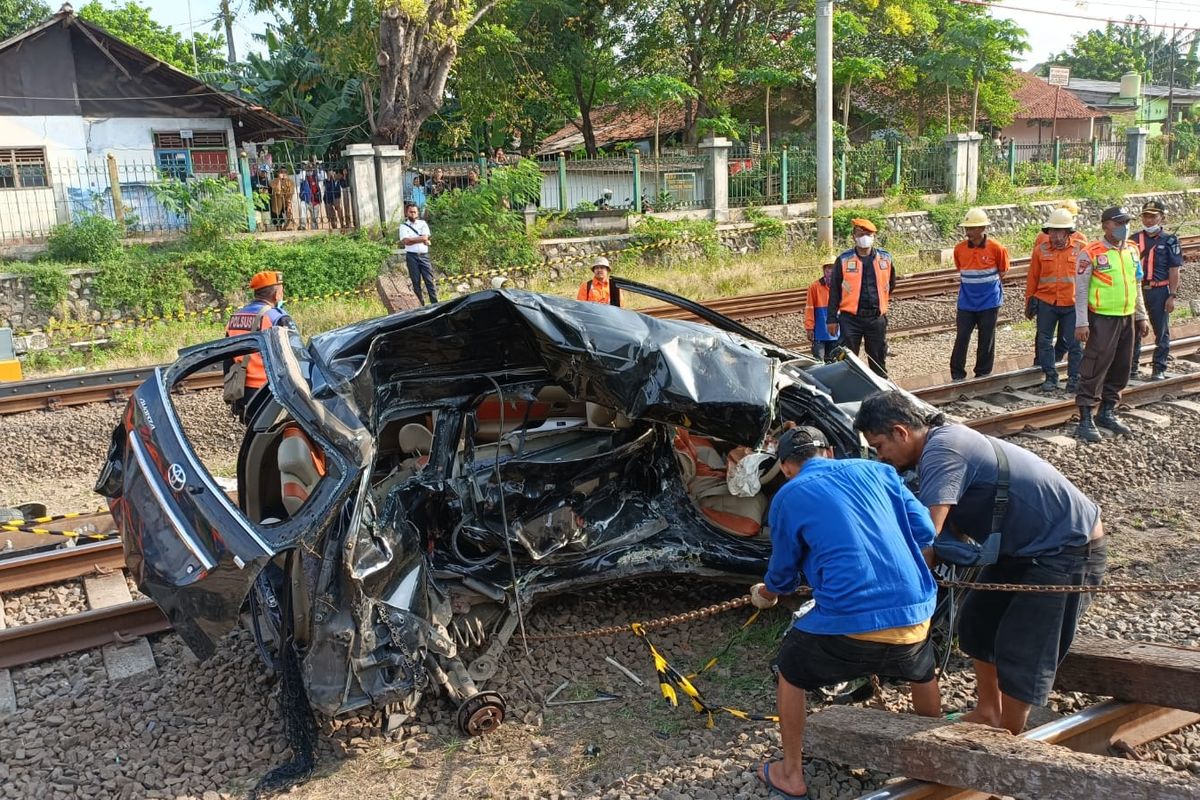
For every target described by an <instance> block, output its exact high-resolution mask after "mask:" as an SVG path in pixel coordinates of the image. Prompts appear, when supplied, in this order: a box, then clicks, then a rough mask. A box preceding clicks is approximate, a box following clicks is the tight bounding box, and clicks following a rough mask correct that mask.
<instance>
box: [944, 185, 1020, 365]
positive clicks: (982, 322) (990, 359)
mask: <svg viewBox="0 0 1200 800" xmlns="http://www.w3.org/2000/svg"><path fill="white" fill-rule="evenodd" d="M991 223H992V221H991V220H990V219H988V215H987V212H986V211H984V210H983V209H982V208H972V209H969V210H968V211H967V215H966V217H965V218H963V221H962V223H960V225H961V227H962V229H963V231H964V233H966V237H967V238H966V239H964V240H963V241H961V242H959V243H958V245H956V246H955V248H954V268H955V269H957V270H958V280H959V286H958V314H957V317H956V327H957V332H956V334H955V336H954V349H953V350H951V352H950V377H951V378H952V379H953V380H956V381H961V380H964V379H965V378H966V377H967V348H968V347H969V346H970V344H971V333H972V332H973V331H975V330H976V329H978V331H979V342H978V347H977V348H976V351H975V377H976V378H982V377H984V376H986V375H991V374H992V366H993V365H994V364H995V361H996V320H997V319H998V317H999V316H1000V307H1001V306H1002V305H1004V273H1006V272H1008V250H1007V249H1006V248H1005V247H1004V245H1002V244H1000V242H998V241H996V240H995V239H994V238H992V237H991V236H988V234H987V226H988V225H990V224H991Z"/></svg>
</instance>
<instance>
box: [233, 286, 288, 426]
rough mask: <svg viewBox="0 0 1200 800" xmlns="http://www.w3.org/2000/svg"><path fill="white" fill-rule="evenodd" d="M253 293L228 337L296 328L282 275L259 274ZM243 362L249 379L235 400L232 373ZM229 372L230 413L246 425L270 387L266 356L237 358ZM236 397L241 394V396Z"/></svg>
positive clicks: (237, 314) (258, 354) (238, 313)
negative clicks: (248, 414) (288, 310)
mask: <svg viewBox="0 0 1200 800" xmlns="http://www.w3.org/2000/svg"><path fill="white" fill-rule="evenodd" d="M250 289H251V290H252V291H253V292H254V299H253V300H252V301H250V303H249V304H248V305H246V306H244V307H242V308H240V309H238V311H237V312H236V313H235V314H234V315H233V316H232V317H230V318H229V324H228V325H226V326H225V335H226V336H238V335H240V334H243V333H250V332H252V331H263V330H266V329H267V328H271V327H275V326H280V327H284V328H292V327H295V326H294V325H293V324H292V318H291V317H289V316H288V315H287V314H285V313H284V311H283V273H282V272H277V271H275V270H267V271H265V272H260V273H258V274H257V275H255V276H254V277H252V278H251V279H250ZM243 359H244V360H245V365H244V366H245V369H244V376H245V379H244V383H243V384H242V391H241V393H240V394H241V396H240V397H237V398H236V399H232V400H231V399H230V398H231V396H232V395H231V394H230V387H229V374H230V370H231V369H232V367H233V366H234V365H235V364H237V365H239V366H241V365H242V362H243ZM225 372H226V400H227V401H228V402H229V403H230V411H232V412H233V415H234V416H235V417H237V418H238V419H240V420H242V421H243V422H244V421H245V415H246V409H247V408H248V407H249V405H250V404H251V402H253V400H254V395H255V394H257V393H258V391H259V390H260V389H262V388H263V387H264V386H266V385H267V372H266V369H265V368H264V367H263V360H262V355H261V354H260V353H257V352H255V353H251V354H249V355H246V356H237V357H236V358H234V359H232V360H231V361H230V362H227V363H226V365H225ZM239 380H240V378H239ZM233 394H237V392H234V393H233Z"/></svg>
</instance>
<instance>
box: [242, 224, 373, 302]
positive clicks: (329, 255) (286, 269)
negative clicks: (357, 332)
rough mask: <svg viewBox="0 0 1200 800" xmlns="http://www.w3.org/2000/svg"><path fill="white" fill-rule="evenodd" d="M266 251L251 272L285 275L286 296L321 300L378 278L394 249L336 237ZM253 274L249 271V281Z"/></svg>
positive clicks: (272, 246)
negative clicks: (259, 271)
mask: <svg viewBox="0 0 1200 800" xmlns="http://www.w3.org/2000/svg"><path fill="white" fill-rule="evenodd" d="M263 249H264V251H265V252H264V254H263V257H264V259H265V260H264V262H263V263H262V264H261V266H260V265H255V266H254V267H252V269H253V270H254V271H257V270H258V269H260V268H261V269H277V270H280V271H282V272H283V280H284V285H285V286H286V287H287V293H288V294H289V295H291V296H292V297H319V296H323V295H327V294H332V293H333V292H345V291H351V290H353V289H359V288H362V287H363V286H365V285H367V284H369V283H370V282H371V281H373V280H374V279H375V278H376V277H377V276H378V275H379V272H380V268H381V267H382V266H383V264H384V262H385V261H386V260H387V257H388V256H389V255H390V254H391V252H392V250H391V247H389V246H388V245H385V244H381V243H379V242H373V241H371V240H369V239H366V238H362V237H358V236H340V235H337V234H329V235H325V236H314V237H311V238H308V239H304V240H301V241H299V242H294V243H291V244H272V245H266V246H265V247H264V248H263ZM252 274H253V272H250V271H248V272H247V273H246V277H247V278H248V277H249V276H250V275H252ZM242 285H243V286H245V284H244V283H243V284H242Z"/></svg>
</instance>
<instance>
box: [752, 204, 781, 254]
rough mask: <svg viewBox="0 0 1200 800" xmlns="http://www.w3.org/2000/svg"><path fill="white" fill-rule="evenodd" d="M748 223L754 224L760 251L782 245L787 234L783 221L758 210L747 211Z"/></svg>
mask: <svg viewBox="0 0 1200 800" xmlns="http://www.w3.org/2000/svg"><path fill="white" fill-rule="evenodd" d="M746 221H747V222H753V223H754V227H755V231H754V237H755V239H757V240H758V247H759V249H760V250H766V249H767V248H769V247H771V246H772V245H776V244H780V243H781V242H782V241H783V238H784V236H785V234H786V233H787V226H786V225H784V224H783V222H782V221H780V220H778V219H776V218H775V217H772V216H768V215H767V214H764V213H763V212H762V211H761V210H759V209H757V208H753V207H751V208H747V209H746Z"/></svg>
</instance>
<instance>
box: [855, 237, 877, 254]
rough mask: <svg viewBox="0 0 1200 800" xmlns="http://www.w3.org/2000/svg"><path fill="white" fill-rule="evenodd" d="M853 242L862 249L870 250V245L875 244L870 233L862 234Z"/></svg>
mask: <svg viewBox="0 0 1200 800" xmlns="http://www.w3.org/2000/svg"><path fill="white" fill-rule="evenodd" d="M854 243H855V244H856V245H858V246H859V247H861V248H862V249H863V250H870V249H871V245H873V244H875V237H874V236H871V235H870V234H864V235H862V236H860V237H858V238H857V239H855V240H854Z"/></svg>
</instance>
